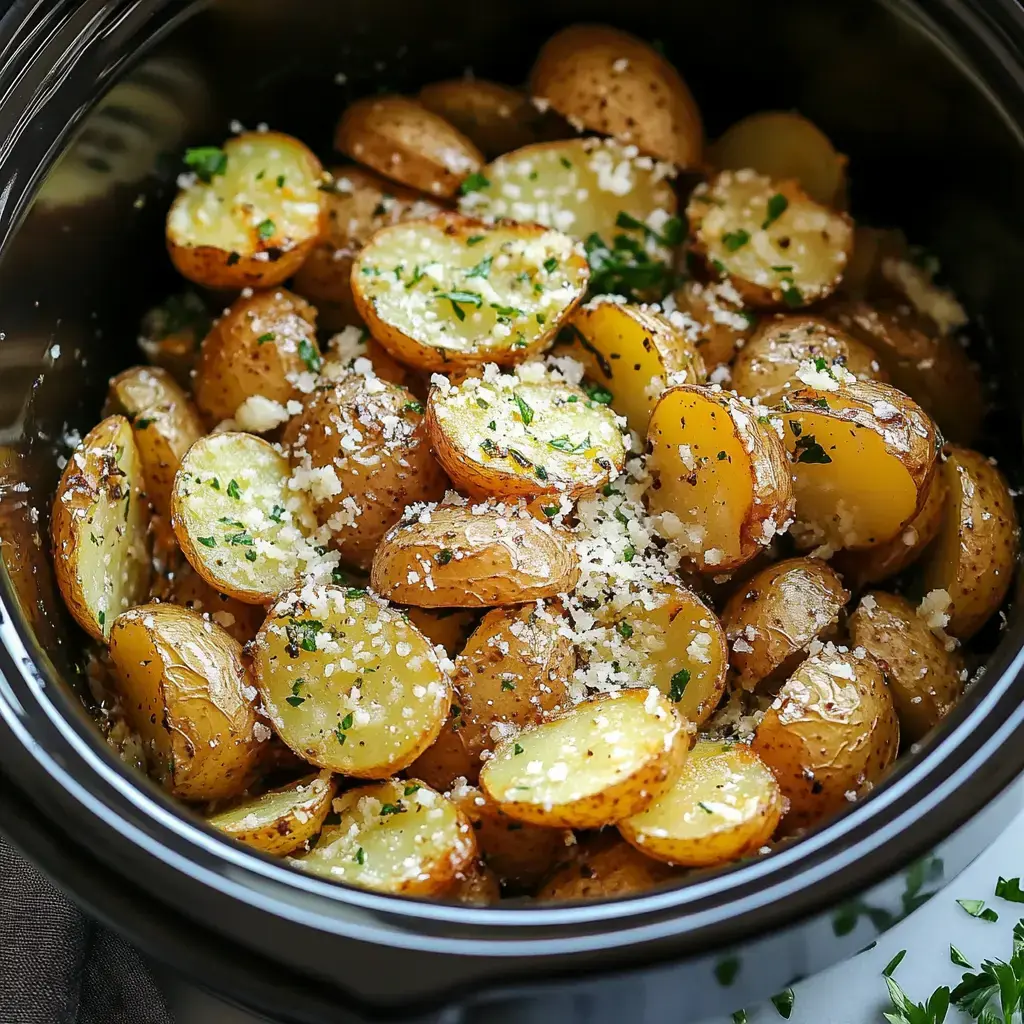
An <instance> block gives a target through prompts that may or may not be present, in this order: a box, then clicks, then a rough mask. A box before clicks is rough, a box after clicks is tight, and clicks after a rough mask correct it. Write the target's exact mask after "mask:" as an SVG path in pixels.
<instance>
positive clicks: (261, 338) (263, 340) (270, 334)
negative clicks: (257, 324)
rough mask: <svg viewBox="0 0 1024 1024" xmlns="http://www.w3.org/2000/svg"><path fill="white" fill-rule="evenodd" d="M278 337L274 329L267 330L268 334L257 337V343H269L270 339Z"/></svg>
mask: <svg viewBox="0 0 1024 1024" xmlns="http://www.w3.org/2000/svg"><path fill="white" fill-rule="evenodd" d="M276 337H277V335H276V334H274V332H273V331H267V333H266V334H261V335H260V336H259V337H258V338H257V339H256V344H257V345H266V343H267V342H268V341H273V340H274V338H276Z"/></svg>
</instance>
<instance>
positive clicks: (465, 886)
mask: <svg viewBox="0 0 1024 1024" xmlns="http://www.w3.org/2000/svg"><path fill="white" fill-rule="evenodd" d="M445 898H446V899H447V900H450V901H451V902H453V903H462V904H465V905H466V906H470V907H489V906H491V905H492V904H494V903H497V902H498V901H499V900H500V899H501V883H500V882H499V881H498V876H497V875H496V874H495V873H494V872H493V871H492V870H491V869H490V868H489V867H488V866H487V864H486V863H485V862H484V860H483V858H480V860H478V861H476V862H475V863H473V864H470V866H469V867H468V868H466V869H465V870H464V871H462V872H460V873H459V874H458V875H456V877H455V884H454V885H453V886H452V888H451V889H449V890H448V891H447V892H446V893H445Z"/></svg>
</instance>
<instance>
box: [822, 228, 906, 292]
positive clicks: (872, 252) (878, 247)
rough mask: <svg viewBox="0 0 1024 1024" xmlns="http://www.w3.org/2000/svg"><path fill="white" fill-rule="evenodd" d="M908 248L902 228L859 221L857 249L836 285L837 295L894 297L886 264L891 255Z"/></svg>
mask: <svg viewBox="0 0 1024 1024" xmlns="http://www.w3.org/2000/svg"><path fill="white" fill-rule="evenodd" d="M908 251H909V246H908V245H907V239H906V236H905V235H904V234H903V232H902V231H900V230H898V229H893V228H876V227H871V226H870V225H868V224H862V223H858V224H857V225H856V226H855V227H854V229H853V253H852V255H851V256H850V259H849V261H848V262H847V264H846V270H845V271H844V272H843V280H842V282H841V283H840V285H839V287H838V288H837V289H836V297H837V298H838V297H840V296H842V297H843V298H844V299H868V298H878V297H879V296H880V295H884V296H886V297H887V298H893V296H892V295H891V294H890V291H889V285H888V282H887V281H886V280H885V275H884V274H883V273H882V264H883V263H884V262H885V261H886V260H887V259H888V258H889V257H890V256H904V255H906V253H907V252H908Z"/></svg>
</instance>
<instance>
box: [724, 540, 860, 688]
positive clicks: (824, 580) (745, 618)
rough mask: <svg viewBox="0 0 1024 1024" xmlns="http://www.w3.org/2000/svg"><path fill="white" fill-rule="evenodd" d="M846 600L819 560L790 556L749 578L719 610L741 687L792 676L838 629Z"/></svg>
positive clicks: (832, 574) (837, 581)
mask: <svg viewBox="0 0 1024 1024" xmlns="http://www.w3.org/2000/svg"><path fill="white" fill-rule="evenodd" d="M849 599H850V592H849V591H848V590H846V589H844V587H843V583H842V580H840V578H839V577H838V576H837V575H836V574H835V572H834V571H833V570H832V569H831V568H830V567H829V565H828V564H827V563H825V562H822V561H820V560H819V559H817V558H790V559H787V560H785V561H783V562H776V563H775V564H774V565H770V566H768V568H767V569H762V570H761V571H760V572H759V573H757V575H755V576H752V577H751V578H750V579H749V580H748V581H747V582H746V583H744V584H743V585H742V586H740V588H739V589H738V590H737V591H736V592H735V593H734V594H733V595H732V597H731V598H729V601H728V603H727V604H726V606H725V608H724V609H723V611H722V625H723V626H724V627H725V630H726V633H727V634H728V636H729V640H730V641H731V651H732V653H731V655H730V658H729V661H730V664H731V665H732V668H733V669H734V670H735V672H736V681H737V682H738V683H739V685H740V686H742V687H744V688H745V689H748V690H752V689H754V687H755V686H757V684H758V683H760V682H761V681H762V680H764V679H769V678H771V676H772V675H773V674H774V673H776V672H777V671H778V670H780V669H781V670H783V671H786V670H788V671H789V672H791V671H792V669H793V667H794V660H795V659H798V658H801V657H803V656H804V655H805V654H806V651H807V648H808V647H809V646H810V645H811V643H812V642H813V641H815V640H817V639H819V638H820V637H821V636H822V634H824V633H826V632H827V631H828V630H830V629H833V628H834V627H835V626H836V624H837V623H838V621H839V613H840V612H841V611H842V610H843V607H844V606H845V605H846V602H847V601H848V600H849ZM787 674H788V672H787Z"/></svg>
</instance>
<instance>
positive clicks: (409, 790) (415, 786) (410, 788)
mask: <svg viewBox="0 0 1024 1024" xmlns="http://www.w3.org/2000/svg"><path fill="white" fill-rule="evenodd" d="M422 788H423V787H422V786H421V785H420V784H419V783H418V782H410V783H409V785H407V786H406V787H405V795H406V796H412V795H413V793H415V792H417V790H420V789H422Z"/></svg>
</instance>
